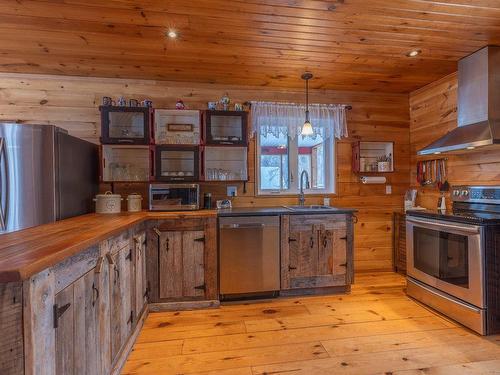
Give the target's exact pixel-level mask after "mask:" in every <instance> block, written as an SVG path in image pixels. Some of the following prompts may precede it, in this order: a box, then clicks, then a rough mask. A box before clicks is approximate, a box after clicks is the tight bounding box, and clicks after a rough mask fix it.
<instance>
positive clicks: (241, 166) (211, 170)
mask: <svg viewBox="0 0 500 375" xmlns="http://www.w3.org/2000/svg"><path fill="white" fill-rule="evenodd" d="M204 162H205V164H204V165H205V170H204V175H205V180H206V181H246V180H247V179H248V169H247V147H223V146H220V147H210V146H206V147H205V150H204Z"/></svg>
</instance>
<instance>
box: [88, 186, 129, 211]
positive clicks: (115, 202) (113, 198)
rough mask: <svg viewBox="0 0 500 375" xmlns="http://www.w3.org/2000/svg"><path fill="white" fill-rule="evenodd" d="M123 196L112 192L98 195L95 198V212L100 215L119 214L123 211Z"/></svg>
mask: <svg viewBox="0 0 500 375" xmlns="http://www.w3.org/2000/svg"><path fill="white" fill-rule="evenodd" d="M121 201H122V196H121V195H120V194H113V193H112V192H110V191H107V192H105V193H104V194H97V195H96V196H95V198H94V202H95V212H96V213H98V214H117V213H119V212H120V211H121Z"/></svg>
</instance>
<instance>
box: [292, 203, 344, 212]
mask: <svg viewBox="0 0 500 375" xmlns="http://www.w3.org/2000/svg"><path fill="white" fill-rule="evenodd" d="M283 207H285V208H286V209H288V210H292V211H312V210H325V211H328V210H335V207H330V206H322V205H316V204H313V205H305V206H283Z"/></svg>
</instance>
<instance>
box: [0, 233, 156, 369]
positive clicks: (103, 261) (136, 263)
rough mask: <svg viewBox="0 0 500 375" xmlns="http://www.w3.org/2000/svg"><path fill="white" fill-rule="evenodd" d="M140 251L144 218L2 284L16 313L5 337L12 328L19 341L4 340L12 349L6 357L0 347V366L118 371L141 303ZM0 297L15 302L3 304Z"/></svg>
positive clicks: (143, 268) (142, 250)
mask: <svg viewBox="0 0 500 375" xmlns="http://www.w3.org/2000/svg"><path fill="white" fill-rule="evenodd" d="M145 252H146V226H145V224H140V225H138V226H135V227H133V228H131V229H128V230H125V231H123V232H122V233H120V234H119V235H118V236H115V237H113V238H110V239H108V240H105V241H102V242H101V243H100V244H99V245H96V246H93V247H90V248H88V249H87V250H85V251H82V252H81V253H79V254H77V255H74V256H72V257H70V258H68V259H66V260H64V261H62V262H60V263H58V264H56V265H55V266H53V267H50V268H48V269H46V270H45V271H43V272H40V273H39V274H36V275H34V276H32V277H31V278H29V279H28V280H26V281H24V282H23V283H22V284H20V283H12V285H11V284H1V286H2V288H0V297H1V300H2V308H9V309H11V310H12V311H17V313H18V316H17V317H16V319H17V320H16V322H12V327H8V328H9V330H8V333H9V334H11V335H12V337H10V336H9V337H8V339H9V340H11V339H12V340H13V339H14V334H16V335H17V337H16V340H18V341H19V342H20V343H21V344H20V345H19V344H18V343H9V346H10V347H5V350H11V349H14V350H15V353H16V355H11V356H10V360H9V363H4V361H5V359H4V358H9V357H8V356H7V355H6V353H4V352H0V360H1V361H0V370H1V371H0V373H1V374H2V375H12V374H16V375H17V374H23V373H24V374H32V375H35V374H36V375H45V374H47V375H54V374H56V375H59V374H60V375H69V374H71V375H108V374H118V373H119V370H120V369H121V366H122V365H123V363H124V361H125V359H126V358H125V357H126V355H127V354H128V351H129V348H130V347H131V345H132V341H133V340H132V339H131V338H132V337H133V335H134V334H135V333H137V332H138V330H139V329H140V325H138V322H139V321H140V317H141V315H142V314H143V313H145V311H146V309H147V298H146V297H147V293H146V263H145V260H146V258H145ZM19 285H22V296H21V295H19V294H20V293H19V291H20V287H19ZM7 288H9V289H10V290H9V291H7ZM4 289H5V290H4ZM5 298H13V302H15V303H10V304H4V303H3V300H4V299H5ZM16 298H17V300H16ZM21 300H22V301H24V303H23V308H22V310H21V309H20V307H19V304H20V301H21ZM5 316H6V315H5ZM2 318H3V316H2ZM3 324H4V322H2V326H3ZM6 328H7V327H6ZM23 331H24V334H23ZM23 339H24V342H23ZM0 349H2V350H3V347H2V346H0ZM23 351H24V359H23V357H22V353H23ZM18 352H20V353H21V354H20V355H19V354H17V353H18Z"/></svg>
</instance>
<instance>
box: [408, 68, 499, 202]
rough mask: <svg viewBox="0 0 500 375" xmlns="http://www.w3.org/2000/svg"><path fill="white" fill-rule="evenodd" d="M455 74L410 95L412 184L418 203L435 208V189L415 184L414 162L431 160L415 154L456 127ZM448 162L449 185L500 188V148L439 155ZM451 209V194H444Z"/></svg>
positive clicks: (436, 198) (437, 191)
mask: <svg viewBox="0 0 500 375" xmlns="http://www.w3.org/2000/svg"><path fill="white" fill-rule="evenodd" d="M457 88H458V81H457V73H453V74H450V75H448V76H446V77H444V78H442V79H440V80H438V81H436V82H433V83H431V84H429V85H427V86H425V87H423V88H421V89H419V90H416V91H414V92H412V93H411V94H410V120H411V123H410V144H411V184H412V187H415V188H417V189H418V195H417V197H418V198H417V203H418V204H419V205H421V206H423V207H426V208H433V209H435V208H436V207H437V201H438V197H439V196H440V192H439V190H438V189H437V187H428V186H426V187H422V186H420V185H418V184H417V181H416V162H417V161H418V160H425V159H432V158H434V156H417V151H418V150H419V149H421V148H423V147H425V146H427V145H428V144H429V143H431V142H433V141H435V140H436V139H438V138H440V137H441V136H443V135H445V134H446V133H447V132H449V131H450V130H452V129H454V128H455V127H457ZM435 157H439V158H441V157H443V158H447V159H448V160H447V167H448V168H447V171H448V181H449V183H450V184H451V185H500V148H498V149H489V150H484V149H478V150H468V151H465V152H463V153H460V154H442V155H435ZM446 197H447V204H448V206H450V205H451V197H450V193H449V192H448V193H446Z"/></svg>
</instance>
